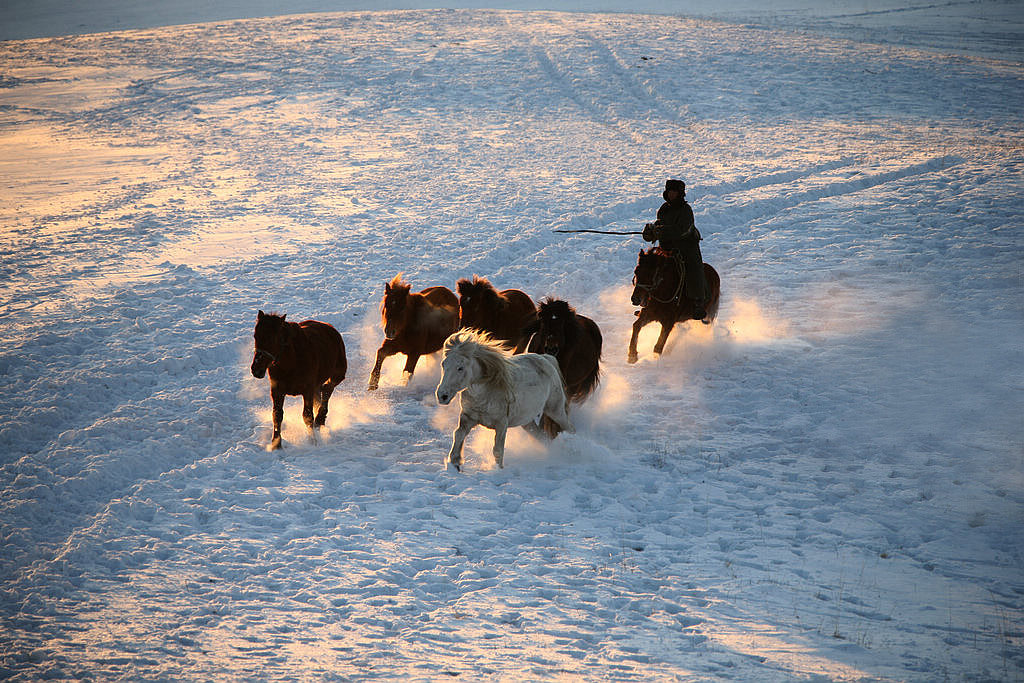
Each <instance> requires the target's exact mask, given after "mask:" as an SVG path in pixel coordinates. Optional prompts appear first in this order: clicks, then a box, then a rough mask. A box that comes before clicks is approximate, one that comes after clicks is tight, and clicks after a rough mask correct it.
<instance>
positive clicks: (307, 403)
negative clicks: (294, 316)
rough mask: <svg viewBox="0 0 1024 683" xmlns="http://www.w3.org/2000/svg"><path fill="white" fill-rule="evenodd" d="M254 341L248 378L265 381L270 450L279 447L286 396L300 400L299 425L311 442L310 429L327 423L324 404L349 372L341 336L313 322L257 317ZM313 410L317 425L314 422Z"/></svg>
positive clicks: (266, 316) (264, 315)
mask: <svg viewBox="0 0 1024 683" xmlns="http://www.w3.org/2000/svg"><path fill="white" fill-rule="evenodd" d="M253 338H254V340H255V351H254V352H253V358H252V366H251V367H250V370H251V371H252V375H253V377H255V378H257V379H262V378H263V375H265V374H268V373H269V375H270V399H271V401H272V402H273V406H274V408H273V414H274V435H273V437H272V438H271V441H270V448H271V449H272V450H276V449H278V448H280V447H281V420H282V418H283V417H284V397H285V396H302V420H303V421H304V422H305V423H306V427H307V428H309V430H310V436H311V438H315V437H314V433H313V429H314V427H316V428H319V427H322V426H323V424H324V423H325V422H326V421H327V403H328V402H329V401H330V400H331V394H332V393H333V392H334V387H336V386H338V385H339V384H340V383H341V381H342V380H343V379H345V371H346V370H347V369H348V363H347V361H346V359H345V342H344V341H343V340H342V338H341V335H340V334H339V333H338V331H337V330H336V329H334V328H333V327H331V326H330V325H328V324H327V323H322V322H320V321H318V320H304V321H302V322H301V323H291V322H288V321H286V320H285V316H284V315H275V314H273V313H269V314H268V313H264V312H263V311H260V312H259V314H258V315H257V316H256V329H255V330H254V331H253ZM314 404H316V406H317V412H316V419H314V418H313V407H314Z"/></svg>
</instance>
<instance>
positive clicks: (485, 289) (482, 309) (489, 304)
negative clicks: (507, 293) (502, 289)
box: [458, 275, 499, 327]
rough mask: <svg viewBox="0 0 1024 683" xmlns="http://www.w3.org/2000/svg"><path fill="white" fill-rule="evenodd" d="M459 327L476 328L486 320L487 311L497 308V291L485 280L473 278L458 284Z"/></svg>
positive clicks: (462, 280) (460, 281)
mask: <svg viewBox="0 0 1024 683" xmlns="http://www.w3.org/2000/svg"><path fill="white" fill-rule="evenodd" d="M458 290H459V327H478V326H480V324H481V323H482V322H483V321H484V320H485V318H486V312H487V311H494V310H495V309H497V308H498V304H499V301H498V291H497V290H496V289H494V285H492V284H491V283H490V281H489V280H487V278H482V277H477V276H476V275H474V276H473V279H472V281H470V280H467V279H465V278H463V279H461V280H459V282H458Z"/></svg>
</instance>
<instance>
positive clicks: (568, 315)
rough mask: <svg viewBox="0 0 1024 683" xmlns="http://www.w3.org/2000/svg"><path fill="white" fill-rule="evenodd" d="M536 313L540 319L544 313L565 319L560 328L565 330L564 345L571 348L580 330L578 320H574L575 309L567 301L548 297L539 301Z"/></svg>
mask: <svg viewBox="0 0 1024 683" xmlns="http://www.w3.org/2000/svg"><path fill="white" fill-rule="evenodd" d="M537 314H538V317H540V318H541V319H543V318H544V316H545V315H550V316H551V317H552V318H555V317H558V316H561V318H562V319H563V320H564V321H565V325H564V326H563V328H562V329H564V330H565V345H566V347H569V348H571V347H572V346H573V345H574V344H575V343H576V339H577V337H578V334H579V331H580V330H579V322H578V321H577V320H576V309H575V308H573V307H572V306H570V305H569V302H568V301H563V300H562V299H552V298H551V297H548V298H546V299H544V301H542V302H540V306H539V307H538V310H537Z"/></svg>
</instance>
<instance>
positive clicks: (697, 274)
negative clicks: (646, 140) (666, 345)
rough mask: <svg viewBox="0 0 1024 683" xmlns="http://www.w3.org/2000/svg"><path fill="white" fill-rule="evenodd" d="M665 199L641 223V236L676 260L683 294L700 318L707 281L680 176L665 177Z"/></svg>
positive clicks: (695, 316) (694, 227)
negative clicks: (648, 219) (655, 212)
mask: <svg viewBox="0 0 1024 683" xmlns="http://www.w3.org/2000/svg"><path fill="white" fill-rule="evenodd" d="M661 196H662V197H663V198H664V199H665V203H664V204H662V205H661V208H660V209H658V218H657V220H656V221H654V222H653V223H648V224H647V225H645V226H644V231H643V238H644V240H645V241H647V242H654V241H657V242H658V246H660V247H661V248H662V249H664V250H665V251H668V252H669V253H671V254H672V255H673V256H674V257H675V258H676V262H677V263H678V264H679V266H680V269H681V270H682V272H683V277H684V278H685V287H684V290H683V292H682V293H681V295H680V296H682V295H685V296H687V297H688V298H690V300H691V301H692V302H693V317H694V319H695V320H701V319H703V318H704V316H705V315H706V313H705V311H704V302H705V301H707V283H706V282H705V281H704V260H703V259H702V258H701V254H700V241H701V239H702V238H701V236H700V232H699V231H698V230H697V227H696V226H695V225H694V224H693V209H692V208H690V205H689V204H688V203H687V202H686V183H684V182H683V181H682V180H676V179H674V178H673V179H670V180H666V181H665V191H664V192H663V193H662V195H661Z"/></svg>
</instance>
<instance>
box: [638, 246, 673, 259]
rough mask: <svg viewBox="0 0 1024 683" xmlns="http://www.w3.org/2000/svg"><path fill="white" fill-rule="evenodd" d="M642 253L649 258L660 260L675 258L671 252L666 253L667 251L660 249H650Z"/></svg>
mask: <svg viewBox="0 0 1024 683" xmlns="http://www.w3.org/2000/svg"><path fill="white" fill-rule="evenodd" d="M644 253H645V254H648V255H651V256H660V257H662V258H675V257H674V256H673V255H672V252H671V251H668V250H667V249H662V248H661V247H651V248H650V249H648V250H647V251H646V252H644Z"/></svg>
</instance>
